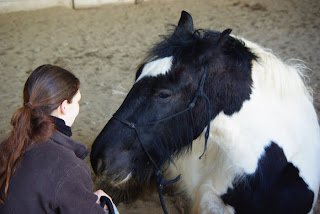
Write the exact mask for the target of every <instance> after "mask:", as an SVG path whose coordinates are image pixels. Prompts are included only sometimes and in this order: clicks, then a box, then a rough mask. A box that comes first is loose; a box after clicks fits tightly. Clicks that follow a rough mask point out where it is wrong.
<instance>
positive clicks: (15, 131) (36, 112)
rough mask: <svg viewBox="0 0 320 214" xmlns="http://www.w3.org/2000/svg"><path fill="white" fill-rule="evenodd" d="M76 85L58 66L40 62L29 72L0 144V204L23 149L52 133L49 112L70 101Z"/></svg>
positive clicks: (51, 121) (75, 79) (71, 75)
mask: <svg viewBox="0 0 320 214" xmlns="http://www.w3.org/2000/svg"><path fill="white" fill-rule="evenodd" d="M79 87H80V81H79V79H78V78H77V77H75V76H74V75H73V74H72V73H71V72H69V71H67V70H65V69H63V68H60V67H58V66H53V65H42V66H40V67H38V68H37V69H35V70H34V71H33V72H32V73H31V75H30V76H29V78H28V79H27V81H26V83H25V85H24V90H23V106H22V107H21V108H19V109H17V110H16V111H15V113H14V114H13V116H12V118H11V125H12V130H11V132H10V134H9V136H8V138H7V139H5V140H4V141H3V142H2V143H1V144H0V203H2V204H3V203H4V201H5V199H6V197H7V193H8V187H9V182H10V178H11V176H12V175H13V174H14V173H15V171H16V170H17V168H18V165H19V161H20V159H21V157H22V156H23V154H24V152H25V151H26V149H27V148H29V147H31V146H33V145H35V144H37V143H41V142H43V141H45V140H46V139H48V138H49V137H50V136H51V135H52V134H53V132H54V130H55V125H54V123H53V120H52V118H51V117H50V114H51V113H52V111H53V110H55V109H56V108H58V107H59V105H60V104H61V103H62V102H63V101H64V100H68V102H69V103H70V102H71V101H72V98H73V97H74V95H75V94H76V93H77V91H78V90H79Z"/></svg>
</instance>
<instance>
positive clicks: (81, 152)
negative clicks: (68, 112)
mask: <svg viewBox="0 0 320 214" xmlns="http://www.w3.org/2000/svg"><path fill="white" fill-rule="evenodd" d="M50 138H51V139H52V140H53V141H54V142H56V143H57V144H59V145H62V146H64V147H66V148H68V149H71V150H72V151H74V153H75V154H76V156H77V157H78V158H81V159H82V160H83V159H84V158H85V157H86V156H87V155H88V154H89V150H88V148H87V146H86V145H84V144H82V143H79V142H77V141H75V140H73V139H71V138H70V137H68V136H66V135H64V134H62V133H61V132H59V131H55V132H54V133H53V134H52V136H51V137H50Z"/></svg>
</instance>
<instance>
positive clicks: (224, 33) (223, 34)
mask: <svg viewBox="0 0 320 214" xmlns="http://www.w3.org/2000/svg"><path fill="white" fill-rule="evenodd" d="M231 31H232V30H231V29H230V28H228V29H226V30H224V31H223V32H222V33H221V34H220V36H219V39H218V44H219V43H220V42H223V41H224V40H225V39H226V38H227V37H228V36H229V35H230V33H231Z"/></svg>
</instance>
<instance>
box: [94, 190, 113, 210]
mask: <svg viewBox="0 0 320 214" xmlns="http://www.w3.org/2000/svg"><path fill="white" fill-rule="evenodd" d="M94 194H95V195H96V196H98V199H97V201H96V203H97V204H100V198H101V196H106V197H108V198H109V199H110V200H111V201H112V198H111V197H110V196H109V195H107V193H105V192H104V191H103V190H101V189H99V190H97V191H95V192H94ZM112 203H113V201H112ZM103 209H105V210H107V209H108V207H107V205H105V206H104V208H103Z"/></svg>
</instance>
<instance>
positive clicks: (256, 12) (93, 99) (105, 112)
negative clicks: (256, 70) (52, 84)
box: [0, 0, 320, 213]
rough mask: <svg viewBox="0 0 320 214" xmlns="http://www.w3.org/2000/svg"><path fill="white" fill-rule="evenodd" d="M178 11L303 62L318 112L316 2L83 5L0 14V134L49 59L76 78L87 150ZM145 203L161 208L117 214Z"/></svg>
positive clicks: (173, 204) (173, 201)
mask: <svg viewBox="0 0 320 214" xmlns="http://www.w3.org/2000/svg"><path fill="white" fill-rule="evenodd" d="M181 10H186V11H188V12H190V13H191V14H192V16H193V18H194V24H195V27H196V28H204V29H207V28H209V29H213V30H219V31H222V30H224V29H226V28H232V29H233V34H235V35H239V36H242V37H244V38H246V39H248V40H251V41H253V42H256V43H259V44H261V45H262V46H264V47H266V48H270V49H272V50H273V52H274V53H276V54H277V55H278V56H279V57H281V58H282V59H283V60H285V61H286V60H289V59H292V58H294V59H299V60H302V61H303V62H304V63H305V65H306V66H307V67H308V68H309V70H307V75H308V77H309V78H308V79H307V83H308V85H309V86H310V87H312V89H313V95H314V104H315V107H316V109H317V113H318V115H319V114H320V94H319V92H320V90H319V89H320V86H319V82H320V73H319V71H320V4H319V2H318V0H306V1H300V0H282V1H275V0H271V1H262V0H231V1H224V0H215V1H212V0H159V1H149V2H144V3H142V4H138V5H133V4H111V5H106V6H104V7H101V8H92V9H82V10H71V9H68V8H62V7H56V8H49V9H43V10H38V11H29V12H14V13H8V14H1V15H0V74H1V78H0V139H4V138H5V136H6V135H7V134H8V132H9V131H10V126H9V122H10V118H11V115H12V113H13V112H14V110H15V109H17V108H19V107H20V106H21V105H22V89H23V85H24V82H25V80H26V78H27V77H28V75H29V74H30V72H31V71H32V70H34V69H35V68H36V67H38V66H39V65H41V64H48V63H50V64H56V65H59V66H62V67H65V68H67V69H70V70H71V71H72V72H74V73H75V74H76V75H77V76H78V77H79V78H80V80H81V83H82V85H81V92H82V97H83V98H82V101H81V111H80V115H79V117H78V118H77V120H76V122H75V124H74V125H73V133H74V136H73V137H74V139H76V140H78V141H81V142H83V143H85V144H87V145H88V146H89V147H90V146H91V144H92V142H93V140H94V139H95V137H96V136H97V135H98V133H99V132H100V130H101V129H102V128H103V126H104V125H105V123H106V122H107V121H108V120H109V119H110V117H111V115H112V114H113V113H114V112H115V110H116V109H117V108H118V107H119V106H120V104H121V102H122V101H123V99H124V97H125V95H126V93H127V92H128V91H129V89H130V88H131V86H132V84H133V82H134V75H135V69H136V67H137V66H138V65H139V63H140V62H141V60H142V59H143V57H144V56H145V53H146V51H147V50H148V49H149V47H150V46H151V45H152V44H154V43H155V42H157V41H159V39H160V38H159V35H163V34H166V32H167V29H168V24H177V21H178V19H179V17H180V12H181ZM166 200H167V206H168V208H169V212H170V213H183V212H184V211H183V208H181V206H179V203H180V201H179V199H177V198H175V197H169V196H167V197H166ZM179 207H180V208H179ZM151 208H152V213H162V211H161V208H160V205H159V201H158V198H157V196H156V195H154V196H152V197H148V198H142V199H139V200H138V201H137V202H136V203H134V204H130V205H124V204H121V205H119V210H120V211H122V212H123V213H150V209H151ZM316 213H320V212H319V211H316Z"/></svg>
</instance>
